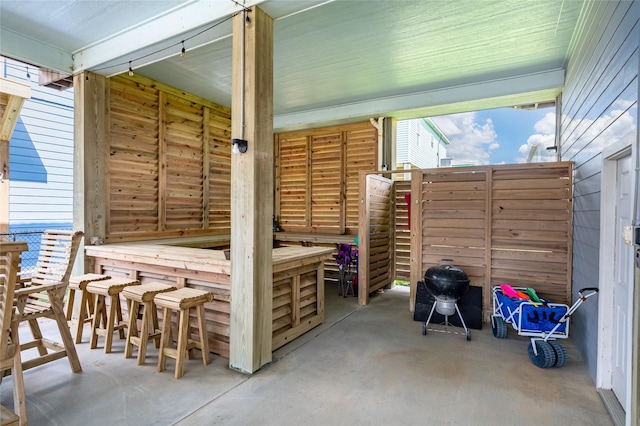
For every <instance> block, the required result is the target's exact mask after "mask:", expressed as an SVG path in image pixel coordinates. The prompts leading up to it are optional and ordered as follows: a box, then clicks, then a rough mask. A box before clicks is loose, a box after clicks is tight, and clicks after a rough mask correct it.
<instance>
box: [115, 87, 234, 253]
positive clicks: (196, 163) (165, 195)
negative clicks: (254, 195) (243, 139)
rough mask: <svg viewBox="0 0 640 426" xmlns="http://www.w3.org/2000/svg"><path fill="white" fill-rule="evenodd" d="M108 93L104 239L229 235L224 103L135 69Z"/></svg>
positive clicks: (227, 120) (227, 115)
mask: <svg viewBox="0 0 640 426" xmlns="http://www.w3.org/2000/svg"><path fill="white" fill-rule="evenodd" d="M108 96H109V122H110V124H109V129H110V131H109V147H110V154H111V157H110V160H109V173H108V178H107V179H108V188H109V221H108V223H109V227H108V232H107V240H123V239H127V238H130V239H137V238H141V237H143V238H153V237H161V236H163V235H174V234H175V233H176V232H177V233H179V234H183V233H185V234H189V235H198V234H228V233H229V232H230V169H231V167H230V163H231V161H230V158H231V148H230V127H231V114H230V111H229V109H228V108H224V107H221V106H219V105H216V104H213V103H211V102H209V101H206V100H204V99H200V98H197V97H195V96H192V95H189V94H186V93H183V92H180V91H178V90H176V89H173V88H171V87H168V86H164V85H162V84H160V83H157V82H154V81H152V80H149V79H146V78H145V77H143V76H139V75H136V76H134V77H128V76H126V75H120V76H116V77H112V78H110V79H109V90H108ZM127 236H128V237H127Z"/></svg>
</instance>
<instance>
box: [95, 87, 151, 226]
mask: <svg viewBox="0 0 640 426" xmlns="http://www.w3.org/2000/svg"><path fill="white" fill-rule="evenodd" d="M109 87H110V97H109V119H110V122H109V150H110V154H111V155H110V158H109V173H108V177H107V179H108V188H109V216H110V218H109V221H108V224H109V229H108V232H109V233H128V232H156V231H158V222H159V219H158V210H159V208H158V206H159V199H158V182H159V161H160V160H159V144H158V137H159V125H160V124H159V108H158V106H159V93H158V90H157V89H155V88H152V87H149V86H146V85H143V84H138V83H136V82H134V81H132V80H128V79H125V78H122V77H113V78H111V79H110V81H109Z"/></svg>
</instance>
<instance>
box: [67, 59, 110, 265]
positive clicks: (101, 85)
mask: <svg viewBox="0 0 640 426" xmlns="http://www.w3.org/2000/svg"><path fill="white" fill-rule="evenodd" d="M73 85H74V149H73V157H74V158H73V164H74V169H73V175H74V176H73V182H74V183H73V227H74V229H82V230H84V235H85V237H84V241H83V244H85V242H86V243H90V242H92V241H94V240H93V239H94V238H96V239H98V240H99V241H103V240H104V238H105V236H106V234H107V220H108V217H109V216H108V200H107V197H105V194H107V193H108V192H107V189H108V183H107V173H108V167H107V161H108V159H109V149H108V141H107V134H108V120H107V118H106V117H107V111H108V106H107V94H106V90H107V88H108V85H107V83H106V79H105V78H104V77H103V76H100V75H97V74H93V73H89V72H85V73H81V74H77V75H75V76H74V77H73ZM83 247H84V246H83V245H81V247H80V249H79V255H78V260H77V261H76V262H77V263H76V264H77V265H78V264H80V263H81V262H83V261H84V249H83ZM89 266H90V265H88V264H86V262H85V264H84V265H83V267H82V269H83V270H88V267H89ZM76 268H77V267H76Z"/></svg>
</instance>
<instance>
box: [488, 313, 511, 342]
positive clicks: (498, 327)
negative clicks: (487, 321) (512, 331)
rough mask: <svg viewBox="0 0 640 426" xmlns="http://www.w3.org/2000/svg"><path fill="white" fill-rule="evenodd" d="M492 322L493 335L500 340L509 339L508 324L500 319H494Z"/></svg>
mask: <svg viewBox="0 0 640 426" xmlns="http://www.w3.org/2000/svg"><path fill="white" fill-rule="evenodd" d="M492 319H493V321H491V328H492V330H493V335H494V336H495V337H497V338H498V339H504V338H505V337H507V323H506V322H505V320H503V319H502V318H500V317H493V318H492Z"/></svg>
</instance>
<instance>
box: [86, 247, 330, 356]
mask: <svg viewBox="0 0 640 426" xmlns="http://www.w3.org/2000/svg"><path fill="white" fill-rule="evenodd" d="M332 251H333V249H330V248H324V247H281V248H274V249H273V334H272V350H276V349H277V348H279V347H280V346H282V345H284V344H286V343H288V342H290V341H292V340H294V339H296V338H297V337H298V336H300V335H301V334H303V333H305V332H307V331H309V330H311V329H312V328H314V327H317V326H318V325H320V324H322V322H323V321H324V268H323V263H324V261H325V260H326V259H328V258H329V257H330V256H331V252H332ZM85 252H86V254H87V256H90V257H91V258H92V261H93V262H94V272H96V273H99V274H106V275H110V276H113V277H117V276H120V277H129V278H136V279H138V280H140V281H141V282H142V283H143V284H144V283H145V282H151V281H156V282H162V283H166V284H172V285H176V286H177V287H179V288H180V287H192V288H198V289H202V290H207V291H210V292H211V293H213V301H212V302H211V303H207V304H206V305H205V311H206V319H207V332H208V335H209V348H210V350H211V351H212V352H214V353H217V354H219V355H221V356H224V357H227V358H228V357H229V335H230V331H229V324H230V307H231V304H230V297H231V296H230V295H231V277H230V273H231V262H230V261H229V260H226V259H225V257H224V252H223V251H222V250H210V249H201V248H193V247H180V246H168V245H163V244H153V243H148V242H145V243H139V244H134V243H118V244H106V245H98V246H86V247H85Z"/></svg>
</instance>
